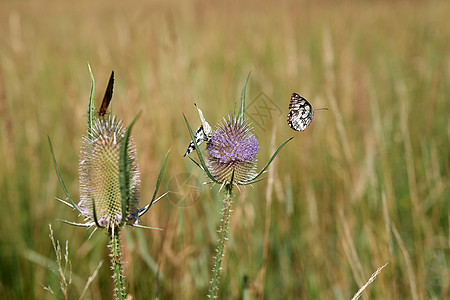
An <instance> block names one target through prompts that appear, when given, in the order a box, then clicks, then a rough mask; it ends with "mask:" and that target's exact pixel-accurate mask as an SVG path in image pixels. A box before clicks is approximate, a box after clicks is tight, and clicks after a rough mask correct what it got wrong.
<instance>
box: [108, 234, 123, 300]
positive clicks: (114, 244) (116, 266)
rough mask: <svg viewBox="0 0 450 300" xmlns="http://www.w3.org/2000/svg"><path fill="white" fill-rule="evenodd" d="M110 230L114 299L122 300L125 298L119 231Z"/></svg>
mask: <svg viewBox="0 0 450 300" xmlns="http://www.w3.org/2000/svg"><path fill="white" fill-rule="evenodd" d="M114 229H115V228H113V230H110V238H111V241H110V245H109V247H110V250H111V254H110V256H111V268H112V270H113V278H114V283H115V285H116V288H115V294H116V299H119V300H124V299H125V298H126V294H125V288H124V283H123V268H122V256H121V252H120V235H119V230H117V229H116V231H114Z"/></svg>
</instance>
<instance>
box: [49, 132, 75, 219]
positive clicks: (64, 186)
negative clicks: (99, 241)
mask: <svg viewBox="0 0 450 300" xmlns="http://www.w3.org/2000/svg"><path fill="white" fill-rule="evenodd" d="M47 139H48V145H49V146H50V153H51V155H52V160H53V166H54V167H55V171H56V176H57V177H58V180H59V184H60V185H61V187H62V189H63V191H64V194H66V197H67V199H68V200H69V202H70V204H71V205H72V208H74V209H76V210H77V211H78V213H79V214H82V213H81V211H80V209H79V208H78V206H77V205H76V204H75V202H73V200H72V198H71V197H70V195H69V192H68V191H67V189H66V185H65V184H64V181H63V179H62V177H61V173H59V169H58V165H57V164H56V159H55V155H54V153H53V146H52V142H51V140H50V137H49V136H48V135H47Z"/></svg>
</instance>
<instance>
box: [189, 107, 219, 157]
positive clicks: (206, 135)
mask: <svg viewBox="0 0 450 300" xmlns="http://www.w3.org/2000/svg"><path fill="white" fill-rule="evenodd" d="M194 105H195V107H197V110H198V115H199V116H200V120H201V121H202V125H200V127H198V129H197V131H196V132H195V136H194V137H195V141H196V142H197V146H200V144H201V143H203V142H208V141H209V140H210V139H211V136H212V128H211V126H209V124H208V122H206V120H205V118H204V117H203V113H202V111H201V110H200V108H198V106H197V103H194ZM194 150H195V146H194V142H193V141H191V143H190V144H189V146H188V148H187V150H186V153H184V155H183V157H185V156H186V155H188V154H189V153H191V152H192V151H194Z"/></svg>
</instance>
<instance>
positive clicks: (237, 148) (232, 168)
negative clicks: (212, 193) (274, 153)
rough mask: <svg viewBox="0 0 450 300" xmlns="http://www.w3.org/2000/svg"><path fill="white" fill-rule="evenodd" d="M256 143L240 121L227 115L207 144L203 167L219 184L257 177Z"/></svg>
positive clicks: (245, 123) (241, 119)
mask: <svg viewBox="0 0 450 300" xmlns="http://www.w3.org/2000/svg"><path fill="white" fill-rule="evenodd" d="M258 150H259V143H258V140H257V139H256V136H255V135H254V134H253V130H252V127H251V126H250V125H249V124H248V123H247V122H246V120H245V119H243V118H238V117H232V116H228V118H227V119H225V120H224V121H223V123H222V124H219V125H218V127H217V129H216V130H215V131H214V132H213V134H212V136H211V139H210V140H209V141H208V143H207V144H206V152H207V159H206V166H207V168H208V170H209V172H210V173H211V175H212V176H213V177H214V178H215V179H216V180H217V181H219V182H221V183H225V184H228V183H231V178H232V175H233V173H234V182H235V183H236V184H246V183H247V182H250V181H251V180H252V179H253V178H254V177H255V176H256V164H257V159H256V155H257V154H258Z"/></svg>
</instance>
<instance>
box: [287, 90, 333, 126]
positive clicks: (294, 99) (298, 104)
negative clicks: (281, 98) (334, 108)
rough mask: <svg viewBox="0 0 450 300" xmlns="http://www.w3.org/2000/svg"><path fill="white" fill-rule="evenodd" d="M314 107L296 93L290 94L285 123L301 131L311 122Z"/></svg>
mask: <svg viewBox="0 0 450 300" xmlns="http://www.w3.org/2000/svg"><path fill="white" fill-rule="evenodd" d="M316 110H328V109H327V108H318V109H316ZM314 111H315V110H314V109H313V108H312V106H311V104H309V102H308V101H307V100H306V99H305V98H303V97H302V96H300V95H299V94H297V93H293V94H292V96H291V102H290V103H289V113H288V115H287V123H288V125H289V127H291V128H292V129H294V130H296V131H303V130H305V129H306V127H307V126H308V125H309V123H311V121H312V119H313V117H314Z"/></svg>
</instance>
